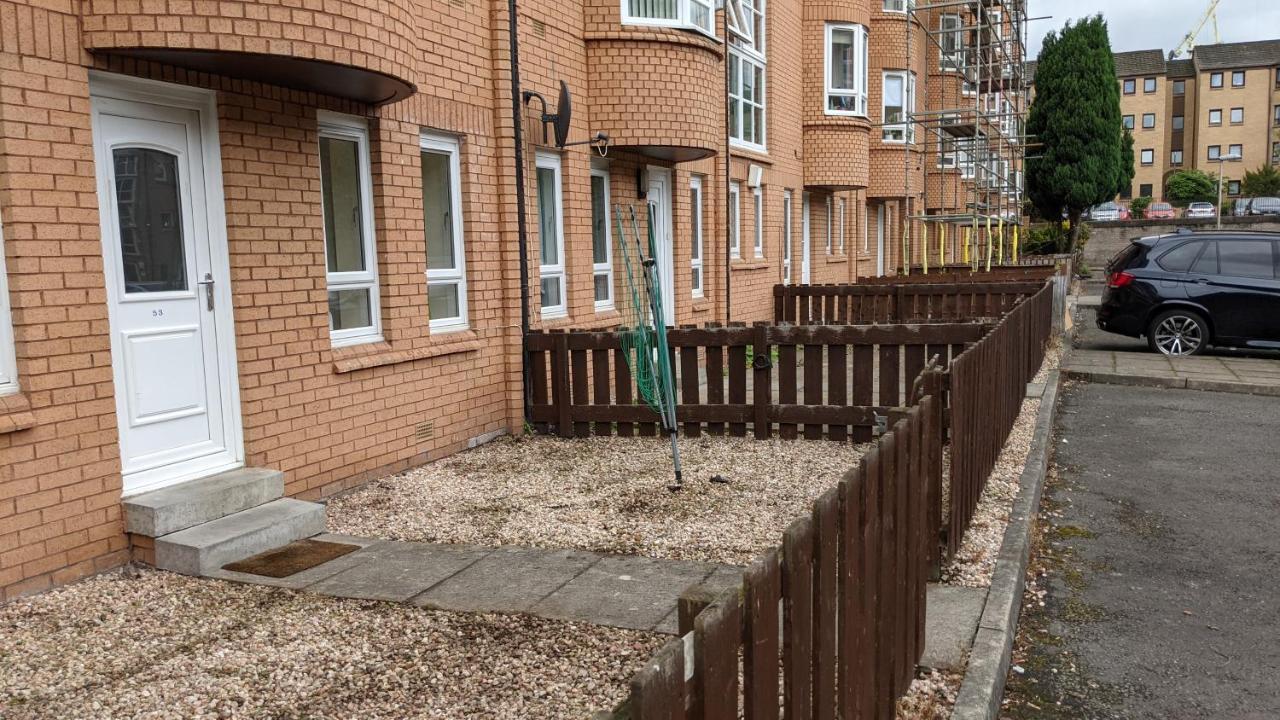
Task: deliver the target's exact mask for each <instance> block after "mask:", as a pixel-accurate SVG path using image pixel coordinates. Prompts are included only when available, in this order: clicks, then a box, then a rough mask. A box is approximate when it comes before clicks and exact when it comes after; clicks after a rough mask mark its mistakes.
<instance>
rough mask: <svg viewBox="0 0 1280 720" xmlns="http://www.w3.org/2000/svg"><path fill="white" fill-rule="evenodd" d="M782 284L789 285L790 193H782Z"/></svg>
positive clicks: (788, 191)
mask: <svg viewBox="0 0 1280 720" xmlns="http://www.w3.org/2000/svg"><path fill="white" fill-rule="evenodd" d="M782 284H783V285H790V284H791V191H790V190H783V191H782Z"/></svg>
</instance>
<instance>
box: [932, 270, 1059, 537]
mask: <svg viewBox="0 0 1280 720" xmlns="http://www.w3.org/2000/svg"><path fill="white" fill-rule="evenodd" d="M1053 290H1054V286H1053V284H1052V283H1050V284H1046V285H1045V286H1044V288H1042V289H1041V290H1040V291H1039V292H1037V293H1035V294H1034V295H1032V296H1031V297H1029V298H1027V300H1026V301H1025V302H1023V303H1021V304H1019V305H1018V306H1017V307H1015V308H1013V310H1012V311H1010V312H1009V313H1008V314H1007V315H1005V316H1004V317H1003V318H1001V319H1000V321H999V322H998V323H997V324H996V326H995V328H993V329H992V330H991V332H990V333H988V334H987V335H986V336H985V337H983V338H982V339H981V340H979V341H978V342H977V343H976V344H974V345H973V346H971V347H970V348H969V349H967V350H965V351H964V352H963V353H961V354H960V355H959V356H958V357H956V358H954V359H952V361H951V368H950V370H949V375H950V393H949V395H950V431H951V473H950V484H951V498H950V504H949V506H950V510H949V515H950V517H949V520H948V525H947V532H946V543H947V551H948V556H952V555H954V554H955V552H956V551H957V550H959V548H960V543H961V541H962V540H963V539H964V533H965V531H966V530H968V528H969V524H970V523H971V522H972V521H973V514H974V511H975V510H976V509H977V507H978V500H979V498H981V496H982V491H983V489H984V488H985V487H986V483H987V478H988V477H989V476H990V475H991V470H992V468H994V467H995V464H996V460H997V459H998V458H999V457H1000V450H1001V449H1002V448H1003V447H1004V443H1005V440H1007V439H1008V437H1009V433H1010V432H1011V431H1012V430H1013V424H1014V422H1015V421H1016V420H1017V419H1018V413H1019V412H1021V410H1022V401H1023V399H1024V398H1025V397H1026V384H1027V383H1028V382H1030V381H1031V379H1032V378H1033V377H1034V376H1035V374H1036V372H1037V370H1038V369H1039V367H1040V364H1041V363H1042V362H1043V361H1044V354H1045V347H1046V346H1047V344H1048V342H1049V336H1050V334H1051V333H1052V327H1053V318H1052V316H1053V312H1054V310H1053V306H1054V297H1053Z"/></svg>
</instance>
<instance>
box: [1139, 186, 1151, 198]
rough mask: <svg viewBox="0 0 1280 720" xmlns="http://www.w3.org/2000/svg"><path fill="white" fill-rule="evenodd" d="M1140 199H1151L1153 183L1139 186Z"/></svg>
mask: <svg viewBox="0 0 1280 720" xmlns="http://www.w3.org/2000/svg"><path fill="white" fill-rule="evenodd" d="M1138 197H1151V183H1143V184H1141V185H1139V186H1138Z"/></svg>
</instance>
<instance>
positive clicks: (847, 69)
mask: <svg viewBox="0 0 1280 720" xmlns="http://www.w3.org/2000/svg"><path fill="white" fill-rule="evenodd" d="M826 79H827V113H828V114H830V115H863V116H865V115H866V114H867V29H866V28H865V27H863V26H861V25H836V24H830V23H829V24H828V25H827V78H826Z"/></svg>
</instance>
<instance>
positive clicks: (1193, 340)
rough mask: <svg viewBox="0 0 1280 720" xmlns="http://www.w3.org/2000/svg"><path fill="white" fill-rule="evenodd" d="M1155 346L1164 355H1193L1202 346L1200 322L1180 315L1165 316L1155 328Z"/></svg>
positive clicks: (1202, 338) (1202, 334)
mask: <svg viewBox="0 0 1280 720" xmlns="http://www.w3.org/2000/svg"><path fill="white" fill-rule="evenodd" d="M1155 346H1156V349H1157V350H1159V351H1160V352H1162V353H1164V354H1165V355H1195V354H1196V353H1197V352H1198V351H1199V350H1200V348H1201V347H1203V346H1204V331H1203V329H1202V328H1201V327H1200V321H1199V320H1197V319H1196V318H1194V317H1191V316H1189V315H1183V314H1181V313H1176V314H1171V315H1166V316H1165V317H1164V318H1163V319H1162V320H1161V321H1160V323H1159V324H1158V325H1157V326H1156V331H1155Z"/></svg>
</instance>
